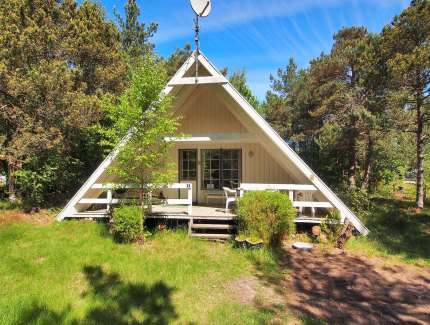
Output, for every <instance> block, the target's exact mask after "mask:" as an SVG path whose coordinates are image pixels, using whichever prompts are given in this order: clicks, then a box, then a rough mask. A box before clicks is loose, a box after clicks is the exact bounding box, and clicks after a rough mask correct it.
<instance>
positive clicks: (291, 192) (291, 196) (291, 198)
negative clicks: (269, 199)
mask: <svg viewBox="0 0 430 325" xmlns="http://www.w3.org/2000/svg"><path fill="white" fill-rule="evenodd" d="M288 196H289V197H290V201H291V203H293V201H294V191H288Z"/></svg>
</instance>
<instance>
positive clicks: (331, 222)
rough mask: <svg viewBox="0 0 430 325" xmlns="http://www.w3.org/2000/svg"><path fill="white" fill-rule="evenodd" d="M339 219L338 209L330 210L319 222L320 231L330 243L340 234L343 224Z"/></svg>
mask: <svg viewBox="0 0 430 325" xmlns="http://www.w3.org/2000/svg"><path fill="white" fill-rule="evenodd" d="M340 220H341V218H340V213H339V211H337V210H331V211H330V212H329V213H328V214H327V216H326V217H325V218H324V219H323V220H322V222H321V231H322V232H323V233H324V234H325V235H326V236H327V240H328V241H329V242H330V243H332V244H334V243H335V242H336V241H337V239H338V238H339V237H340V235H341V234H342V229H343V224H342V223H341V222H340Z"/></svg>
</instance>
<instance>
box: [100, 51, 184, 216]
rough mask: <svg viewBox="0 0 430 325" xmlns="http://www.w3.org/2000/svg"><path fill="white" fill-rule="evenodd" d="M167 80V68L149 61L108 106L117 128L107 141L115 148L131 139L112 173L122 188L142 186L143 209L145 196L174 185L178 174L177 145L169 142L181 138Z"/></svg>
mask: <svg viewBox="0 0 430 325" xmlns="http://www.w3.org/2000/svg"><path fill="white" fill-rule="evenodd" d="M166 78H167V76H166V71H165V69H164V65H163V64H162V63H160V62H156V61H155V59H154V58H152V57H149V56H148V57H145V59H144V60H142V61H141V62H140V63H139V65H138V66H136V68H135V71H134V74H133V77H132V79H131V81H130V86H129V88H128V89H127V90H126V91H125V92H124V94H123V95H122V96H120V97H119V98H118V99H117V101H115V102H106V105H105V111H106V114H107V116H108V118H109V119H110V120H111V121H112V125H113V127H112V128H110V129H106V130H105V132H104V136H105V138H106V139H107V140H108V141H110V142H111V143H112V144H116V143H118V141H120V139H124V137H125V138H126V139H127V141H126V143H125V144H124V143H123V145H122V147H121V149H120V151H119V153H118V155H117V157H116V159H115V164H112V165H111V166H110V167H109V172H110V173H112V174H114V175H115V176H116V177H117V180H118V182H119V183H121V184H137V185H138V186H139V193H140V200H141V205H142V208H143V198H144V192H146V191H149V190H150V188H149V187H150V186H153V187H157V186H158V185H160V184H165V183H168V182H170V181H171V180H172V179H173V177H174V173H175V172H176V168H174V165H173V163H172V162H171V161H170V159H171V157H170V150H171V148H172V146H173V145H174V142H173V141H168V138H171V137H175V136H178V135H177V134H176V131H177V128H178V125H179V118H178V117H177V116H174V115H173V113H172V111H171V98H170V97H168V96H164V95H162V94H161V91H162V89H163V88H164V85H165V83H166Z"/></svg>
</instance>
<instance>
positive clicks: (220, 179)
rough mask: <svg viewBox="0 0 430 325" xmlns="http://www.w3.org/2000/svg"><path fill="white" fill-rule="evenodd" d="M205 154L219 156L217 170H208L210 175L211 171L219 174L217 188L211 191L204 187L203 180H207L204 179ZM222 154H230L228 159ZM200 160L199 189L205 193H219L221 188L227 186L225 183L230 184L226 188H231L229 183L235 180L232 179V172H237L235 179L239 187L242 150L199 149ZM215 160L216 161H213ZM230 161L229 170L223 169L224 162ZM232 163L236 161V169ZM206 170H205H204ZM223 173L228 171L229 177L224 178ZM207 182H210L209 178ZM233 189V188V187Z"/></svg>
mask: <svg viewBox="0 0 430 325" xmlns="http://www.w3.org/2000/svg"><path fill="white" fill-rule="evenodd" d="M206 152H218V154H219V159H218V160H219V166H218V168H213V169H212V168H209V173H210V174H212V173H211V170H215V171H216V170H218V172H219V177H218V178H217V179H215V180H216V182H219V187H214V188H213V189H209V188H207V187H206V185H205V180H208V179H207V178H205V169H206V168H205V167H206V166H205V165H206V157H205V154H206ZM224 152H230V157H229V158H228V157H226V156H225V154H224ZM233 152H236V153H237V155H238V156H237V158H233ZM200 159H201V162H202V164H201V175H202V176H201V182H200V189H201V190H205V191H211V190H213V191H221V190H222V188H223V187H224V186H227V184H225V181H229V182H230V184H229V185H228V186H227V187H230V188H232V186H231V182H233V181H234V180H236V179H235V178H233V177H232V175H233V172H234V171H237V174H238V177H237V186H239V185H240V183H241V182H242V149H238V148H231V149H201V150H200ZM213 160H216V159H213ZM228 160H230V161H231V163H230V166H229V167H230V168H224V161H228ZM232 161H237V168H233V166H232V165H233V163H232ZM206 170H207V169H206ZM225 171H229V172H230V177H225V176H224V175H225V173H224V172H225ZM209 181H211V177H210V178H209ZM233 188H234V187H233Z"/></svg>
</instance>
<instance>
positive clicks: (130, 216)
mask: <svg viewBox="0 0 430 325" xmlns="http://www.w3.org/2000/svg"><path fill="white" fill-rule="evenodd" d="M112 233H113V235H114V238H115V239H116V240H118V241H120V242H122V243H131V242H134V241H136V240H138V239H139V238H140V237H141V236H142V235H143V216H142V210H141V209H140V208H139V207H137V206H120V207H118V208H115V209H114V210H113V213H112Z"/></svg>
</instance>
